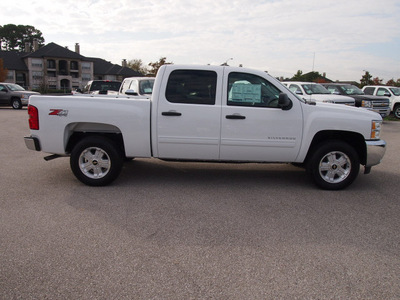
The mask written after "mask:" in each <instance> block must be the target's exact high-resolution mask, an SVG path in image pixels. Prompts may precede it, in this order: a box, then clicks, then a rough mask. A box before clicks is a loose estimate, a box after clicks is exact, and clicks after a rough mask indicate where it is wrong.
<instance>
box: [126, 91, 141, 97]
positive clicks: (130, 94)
mask: <svg viewBox="0 0 400 300" xmlns="http://www.w3.org/2000/svg"><path fill="white" fill-rule="evenodd" d="M125 94H126V95H129V96H138V93H136V92H135V90H126V92H125Z"/></svg>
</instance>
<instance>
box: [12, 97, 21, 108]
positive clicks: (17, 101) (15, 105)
mask: <svg viewBox="0 0 400 300" xmlns="http://www.w3.org/2000/svg"><path fill="white" fill-rule="evenodd" d="M11 106H12V108H14V109H21V108H22V102H21V100H20V99H18V98H12V99H11Z"/></svg>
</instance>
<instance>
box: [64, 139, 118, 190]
mask: <svg viewBox="0 0 400 300" xmlns="http://www.w3.org/2000/svg"><path fill="white" fill-rule="evenodd" d="M122 164H123V156H122V154H121V151H120V150H119V148H118V146H117V145H116V144H115V143H114V142H113V141H112V140H110V139H108V138H104V137H97V136H91V137H88V138H84V139H83V140H81V141H80V142H79V143H78V144H76V146H75V147H74V148H73V150H72V152H71V158H70V165H71V169H72V172H73V173H74V175H75V176H76V178H78V179H79V180H80V181H81V182H83V183H84V184H87V185H91V186H104V185H107V184H109V183H111V182H112V181H114V180H115V179H116V178H117V177H118V175H119V174H120V172H121V169H122Z"/></svg>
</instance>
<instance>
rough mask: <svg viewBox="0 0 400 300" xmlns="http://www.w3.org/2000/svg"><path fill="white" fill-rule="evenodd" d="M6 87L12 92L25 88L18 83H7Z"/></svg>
mask: <svg viewBox="0 0 400 300" xmlns="http://www.w3.org/2000/svg"><path fill="white" fill-rule="evenodd" d="M7 87H8V88H9V89H10V90H11V91H13V92H21V91H25V89H24V88H23V87H22V86H20V85H18V84H7Z"/></svg>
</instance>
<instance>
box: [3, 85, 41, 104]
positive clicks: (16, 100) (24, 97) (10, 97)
mask: <svg viewBox="0 0 400 300" xmlns="http://www.w3.org/2000/svg"><path fill="white" fill-rule="evenodd" d="M32 95H39V93H38V92H32V91H27V90H25V89H24V88H23V87H22V86H20V85H18V84H15V83H5V82H0V105H7V106H12V108H14V109H21V108H22V106H27V105H28V100H29V97H30V96H32Z"/></svg>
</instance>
